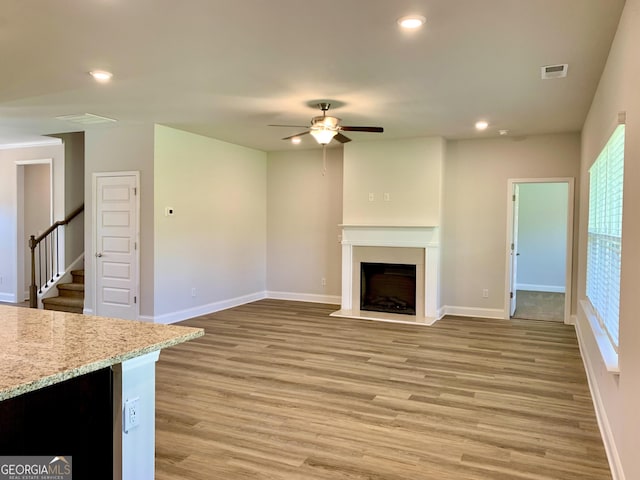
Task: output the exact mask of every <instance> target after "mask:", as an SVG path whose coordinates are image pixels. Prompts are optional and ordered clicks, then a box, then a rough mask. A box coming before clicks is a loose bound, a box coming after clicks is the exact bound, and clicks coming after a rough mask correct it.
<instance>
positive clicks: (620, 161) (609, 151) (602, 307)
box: [587, 125, 625, 352]
mask: <svg viewBox="0 0 640 480" xmlns="http://www.w3.org/2000/svg"><path fill="white" fill-rule="evenodd" d="M624 133H625V126H624V125H618V127H617V128H616V129H615V131H614V132H613V135H611V138H610V139H609V141H608V142H607V144H606V145H605V147H604V149H603V150H602V152H600V155H599V156H598V158H597V159H596V161H595V162H594V164H593V165H592V166H591V168H590V169H589V177H590V178H589V230H588V240H587V298H588V299H589V301H590V302H591V305H592V307H593V310H594V312H595V316H596V318H597V320H598V322H599V323H600V326H601V327H602V329H603V330H604V331H605V332H606V333H607V335H608V337H609V340H610V342H611V344H612V345H613V348H614V349H615V350H616V352H617V351H618V340H619V338H618V325H619V306H620V264H621V246H622V181H623V178H624Z"/></svg>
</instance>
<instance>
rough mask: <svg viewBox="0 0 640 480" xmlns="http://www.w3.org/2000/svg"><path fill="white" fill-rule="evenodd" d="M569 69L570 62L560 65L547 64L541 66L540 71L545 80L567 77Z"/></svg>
mask: <svg viewBox="0 0 640 480" xmlns="http://www.w3.org/2000/svg"><path fill="white" fill-rule="evenodd" d="M568 69H569V64H568V63H561V64H559V65H545V66H544V67H540V72H541V74H542V79H543V80H550V79H552V78H564V77H566V76H567V70H568Z"/></svg>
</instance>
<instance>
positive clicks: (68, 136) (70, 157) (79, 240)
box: [56, 132, 84, 266]
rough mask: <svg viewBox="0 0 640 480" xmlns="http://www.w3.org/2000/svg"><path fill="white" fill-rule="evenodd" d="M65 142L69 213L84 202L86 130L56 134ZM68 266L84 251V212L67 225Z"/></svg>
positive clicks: (66, 258) (66, 190) (67, 211)
mask: <svg viewBox="0 0 640 480" xmlns="http://www.w3.org/2000/svg"><path fill="white" fill-rule="evenodd" d="M56 137H58V138H61V139H62V141H63V142H64V164H65V169H64V177H65V178H64V185H65V188H64V195H65V199H64V205H65V215H69V214H70V213H71V212H73V211H74V210H75V209H76V208H78V207H79V206H80V205H82V204H83V203H84V132H72V133H62V134H59V135H56ZM64 239H65V261H66V263H67V266H68V265H70V264H71V262H73V261H74V260H76V259H77V258H78V257H79V256H80V255H81V254H82V253H83V252H84V213H81V214H80V215H79V216H77V217H76V218H75V219H74V220H73V221H72V222H71V223H70V224H69V225H67V226H66V227H65V237H64Z"/></svg>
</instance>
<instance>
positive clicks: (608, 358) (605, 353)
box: [580, 300, 620, 375]
mask: <svg viewBox="0 0 640 480" xmlns="http://www.w3.org/2000/svg"><path fill="white" fill-rule="evenodd" d="M580 307H581V308H582V311H583V312H584V314H585V317H586V318H587V320H588V321H589V325H590V326H591V331H592V332H593V338H594V339H595V341H596V344H597V345H598V350H600V355H601V356H602V360H603V361H604V365H605V367H606V369H607V371H608V372H609V373H613V374H615V375H619V374H620V367H619V365H618V352H616V351H615V349H614V348H613V345H611V341H610V340H609V337H608V336H607V332H605V331H604V330H603V329H602V327H601V326H600V323H599V322H598V319H597V318H596V315H595V313H594V311H593V308H592V307H591V304H590V303H589V301H587V300H580Z"/></svg>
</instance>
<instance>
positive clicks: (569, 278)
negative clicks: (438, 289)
mask: <svg viewBox="0 0 640 480" xmlns="http://www.w3.org/2000/svg"><path fill="white" fill-rule="evenodd" d="M523 183H566V184H567V186H568V188H567V244H566V260H565V293H564V323H565V324H573V321H572V320H571V301H572V291H573V238H574V229H573V221H574V202H575V193H574V192H575V178H574V177H550V178H509V179H508V180H507V237H506V238H507V241H506V247H507V248H506V249H505V260H506V262H505V264H506V268H505V287H506V288H505V296H504V312H505V313H504V315H505V320H510V319H511V296H510V293H511V291H510V290H511V288H510V286H511V278H512V276H513V274H512V271H511V243H512V242H513V241H514V239H513V233H514V232H513V216H514V213H515V212H514V202H513V194H514V190H515V185H516V184H523ZM514 285H515V282H514Z"/></svg>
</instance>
